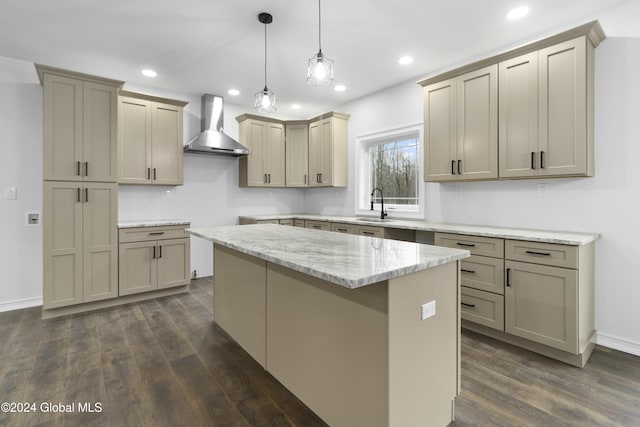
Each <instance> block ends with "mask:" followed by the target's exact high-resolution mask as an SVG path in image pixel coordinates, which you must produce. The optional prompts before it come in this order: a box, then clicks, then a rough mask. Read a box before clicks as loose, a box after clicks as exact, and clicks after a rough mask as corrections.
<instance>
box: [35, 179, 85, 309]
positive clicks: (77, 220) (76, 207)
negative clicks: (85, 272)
mask: <svg viewBox="0 0 640 427" xmlns="http://www.w3.org/2000/svg"><path fill="white" fill-rule="evenodd" d="M43 192H44V200H43V218H42V220H43V248H44V258H43V302H44V308H45V309H49V308H55V307H63V306H67V305H72V304H79V303H81V302H82V199H81V197H82V189H81V186H80V184H79V183H73V182H62V181H45V182H44V188H43Z"/></svg>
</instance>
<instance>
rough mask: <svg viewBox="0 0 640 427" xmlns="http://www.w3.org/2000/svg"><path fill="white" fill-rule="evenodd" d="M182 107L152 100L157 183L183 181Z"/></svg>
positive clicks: (152, 161)
mask: <svg viewBox="0 0 640 427" xmlns="http://www.w3.org/2000/svg"><path fill="white" fill-rule="evenodd" d="M183 153H184V152H183V147H182V108H181V107H177V106H175V105H169V104H161V103H158V102H153V103H151V167H152V171H151V172H152V173H151V175H152V176H151V178H152V181H153V183H154V184H159V185H182V184H183V156H184V154H183Z"/></svg>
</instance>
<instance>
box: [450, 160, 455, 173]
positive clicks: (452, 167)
mask: <svg viewBox="0 0 640 427" xmlns="http://www.w3.org/2000/svg"><path fill="white" fill-rule="evenodd" d="M455 174H456V161H455V160H451V175H455Z"/></svg>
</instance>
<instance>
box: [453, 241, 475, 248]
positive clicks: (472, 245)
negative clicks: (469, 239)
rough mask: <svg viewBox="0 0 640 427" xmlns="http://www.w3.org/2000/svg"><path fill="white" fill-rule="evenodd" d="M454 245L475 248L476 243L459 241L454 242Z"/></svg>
mask: <svg viewBox="0 0 640 427" xmlns="http://www.w3.org/2000/svg"><path fill="white" fill-rule="evenodd" d="M456 245H458V246H464V247H465V248H475V247H476V245H474V244H473V243H460V242H456Z"/></svg>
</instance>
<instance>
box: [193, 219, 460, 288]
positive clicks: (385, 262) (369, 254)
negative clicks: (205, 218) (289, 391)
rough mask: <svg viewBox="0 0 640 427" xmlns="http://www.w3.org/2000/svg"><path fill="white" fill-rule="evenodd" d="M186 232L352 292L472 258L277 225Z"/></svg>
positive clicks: (416, 245)
mask: <svg viewBox="0 0 640 427" xmlns="http://www.w3.org/2000/svg"><path fill="white" fill-rule="evenodd" d="M188 231H189V232H190V233H191V234H192V235H194V236H197V237H201V238H203V239H207V240H210V241H212V242H213V243H215V244H220V245H222V246H226V247H228V248H230V249H233V250H236V251H238V252H242V253H245V254H248V255H252V256H255V257H257V258H260V259H263V260H265V261H269V262H272V263H274V264H278V265H281V266H283V267H287V268H290V269H292V270H295V271H299V272H301V273H305V274H308V275H310V276H313V277H317V278H320V279H323V280H326V281H329V282H332V283H335V284H337V285H341V286H344V287H346V288H352V289H353V288H358V287H361V286H366V285H369V284H372V283H376V282H380V281H383V280H388V279H393V278H395V277H400V276H404V275H406V274H410V273H414V272H417V271H421V270H426V269H428V268H432V267H436V266H439V265H442V264H447V263H449V262H452V261H457V260H460V259H463V258H466V257H468V256H469V255H470V253H469V251H466V250H460V249H452V248H443V247H438V246H431V245H423V244H419V243H410V242H401V241H398V240H389V239H378V238H375V237H367V236H355V235H350V234H342V233H327V232H325V231H319V230H311V229H306V228H296V227H284V226H281V225H276V224H256V225H242V226H236V225H233V226H220V227H209V228H196V229H191V230H188Z"/></svg>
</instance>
